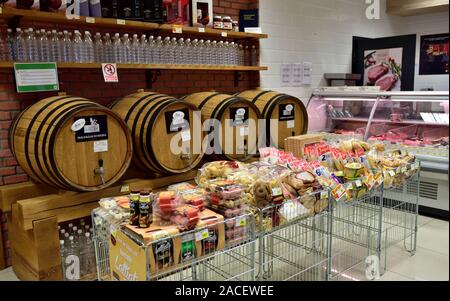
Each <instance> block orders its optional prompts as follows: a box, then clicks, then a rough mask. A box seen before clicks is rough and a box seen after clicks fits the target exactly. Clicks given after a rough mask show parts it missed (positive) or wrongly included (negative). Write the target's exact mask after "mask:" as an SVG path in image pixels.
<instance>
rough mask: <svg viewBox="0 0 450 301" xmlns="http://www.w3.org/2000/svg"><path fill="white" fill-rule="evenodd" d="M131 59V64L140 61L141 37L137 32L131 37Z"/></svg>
mask: <svg viewBox="0 0 450 301" xmlns="http://www.w3.org/2000/svg"><path fill="white" fill-rule="evenodd" d="M129 61H130V63H131V64H137V63H139V37H138V35H137V34H134V35H133V38H132V39H131V43H130V56H129Z"/></svg>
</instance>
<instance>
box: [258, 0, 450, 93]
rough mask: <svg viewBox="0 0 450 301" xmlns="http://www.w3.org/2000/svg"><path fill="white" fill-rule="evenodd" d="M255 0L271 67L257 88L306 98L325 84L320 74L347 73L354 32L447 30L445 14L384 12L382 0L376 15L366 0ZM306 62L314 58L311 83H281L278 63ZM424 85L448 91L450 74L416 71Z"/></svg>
mask: <svg viewBox="0 0 450 301" xmlns="http://www.w3.org/2000/svg"><path fill="white" fill-rule="evenodd" d="M259 2H260V19H261V27H262V29H263V32H265V33H267V34H269V39H265V40H262V41H261V63H262V65H265V66H268V67H269V71H265V72H262V76H261V87H262V88H263V89H275V90H277V91H281V92H284V93H289V94H291V95H294V96H297V97H300V98H301V99H302V100H303V101H307V100H308V97H309V96H310V93H311V91H312V90H313V89H315V88H316V87H319V86H321V85H324V84H325V82H324V81H323V74H324V73H336V72H338V73H342V72H351V55H352V37H353V36H362V37H368V38H378V37H388V36H395V35H402V34H412V33H417V34H428V33H442V32H448V14H446V13H443V14H431V15H424V16H417V17H396V16H388V15H386V14H385V13H384V12H385V11H386V10H385V2H384V1H383V0H382V1H381V3H382V7H381V19H380V20H368V19H367V18H366V15H365V10H366V8H367V5H366V4H365V0H260V1H259ZM418 43H419V42H418ZM417 47H420V46H419V45H418V46H417ZM418 49H419V48H418ZM417 57H418V55H417ZM304 61H308V62H312V63H313V84H312V85H311V86H304V87H296V88H293V87H281V84H280V65H281V64H282V63H300V62H304ZM417 63H418V61H417ZM417 73H418V71H417ZM424 87H433V88H435V89H437V90H448V76H420V77H418V78H417V83H416V89H420V88H424Z"/></svg>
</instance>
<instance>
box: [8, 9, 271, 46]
mask: <svg viewBox="0 0 450 301" xmlns="http://www.w3.org/2000/svg"><path fill="white" fill-rule="evenodd" d="M13 18H20V20H23V21H31V22H46V23H55V24H58V25H60V24H64V25H70V26H76V25H84V26H89V25H90V26H95V27H96V28H98V27H102V28H111V29H112V28H117V29H132V30H144V31H160V32H162V33H174V27H173V26H172V25H171V24H163V25H160V24H157V23H149V22H140V21H131V20H121V19H110V18H92V17H83V16H80V17H79V18H78V19H68V18H67V17H66V15H65V14H62V13H49V12H41V11H36V10H26V9H16V8H11V7H3V6H0V19H3V20H10V19H13ZM176 28H177V30H176V33H177V34H181V33H183V34H195V35H198V36H210V37H226V38H231V39H266V38H268V35H267V34H258V33H246V32H234V31H223V30H215V29H210V28H197V27H189V26H180V27H178V26H177V27H176Z"/></svg>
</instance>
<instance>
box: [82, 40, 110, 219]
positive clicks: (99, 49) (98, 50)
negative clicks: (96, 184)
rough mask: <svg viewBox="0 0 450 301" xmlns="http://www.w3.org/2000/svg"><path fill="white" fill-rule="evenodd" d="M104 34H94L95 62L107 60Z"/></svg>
mask: <svg viewBox="0 0 450 301" xmlns="http://www.w3.org/2000/svg"><path fill="white" fill-rule="evenodd" d="M104 57H105V53H104V49H103V41H102V36H101V34H100V33H99V32H97V33H96V34H95V36H94V62H97V63H101V62H105V59H104ZM80 226H82V227H84V220H83V221H82V220H80Z"/></svg>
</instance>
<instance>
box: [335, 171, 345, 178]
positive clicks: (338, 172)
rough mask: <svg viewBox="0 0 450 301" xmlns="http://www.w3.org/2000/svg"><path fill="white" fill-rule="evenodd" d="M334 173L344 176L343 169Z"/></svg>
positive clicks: (337, 175)
mask: <svg viewBox="0 0 450 301" xmlns="http://www.w3.org/2000/svg"><path fill="white" fill-rule="evenodd" d="M334 175H335V176H336V177H343V176H344V172H343V171H336V172H335V173H334Z"/></svg>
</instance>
